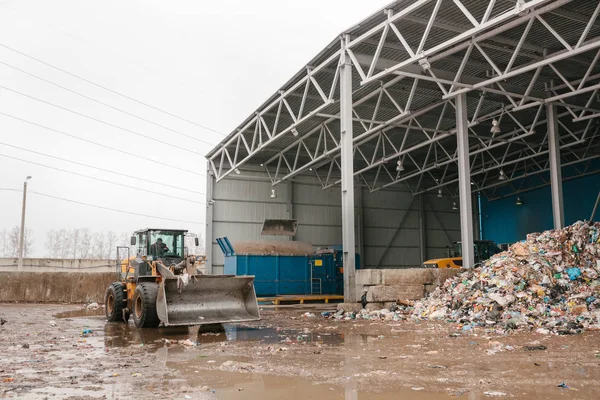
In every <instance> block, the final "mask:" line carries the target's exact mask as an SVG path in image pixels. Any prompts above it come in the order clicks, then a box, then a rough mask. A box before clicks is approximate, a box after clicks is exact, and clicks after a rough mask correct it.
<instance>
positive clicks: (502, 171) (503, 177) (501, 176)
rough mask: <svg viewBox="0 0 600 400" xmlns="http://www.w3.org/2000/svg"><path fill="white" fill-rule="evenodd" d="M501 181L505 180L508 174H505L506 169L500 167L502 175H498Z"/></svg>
mask: <svg viewBox="0 0 600 400" xmlns="http://www.w3.org/2000/svg"><path fill="white" fill-rule="evenodd" d="M498 180H499V181H505V180H506V175H504V170H503V169H500V176H499V177H498Z"/></svg>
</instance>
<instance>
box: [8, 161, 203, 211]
mask: <svg viewBox="0 0 600 400" xmlns="http://www.w3.org/2000/svg"><path fill="white" fill-rule="evenodd" d="M0 157H5V158H10V159H12V160H17V161H22V162H26V163H29V164H33V165H38V166H40V167H44V168H49V169H53V170H55V171H60V172H65V173H67V174H71V175H77V176H81V177H83V178H88V179H94V180H96V181H100V182H104V183H110V184H111V185H116V186H121V187H125V188H129V189H134V190H139V191H141V192H146V193H151V194H155V195H157V196H163V197H170V198H172V199H177V200H182V201H187V202H190V203H195V204H201V203H202V204H203V203H204V202H200V201H194V200H188V199H184V198H183V197H177V196H171V195H169V194H165V193H160V192H158V191H153V190H148V189H142V188H139V187H136V186H129V185H125V184H123V183H118V182H114V181H109V180H107V179H102V178H97V177H95V176H90V175H85V174H80V173H79V172H73V171H69V170H66V169H62V168H56V167H51V166H50V165H46V164H41V163H37V162H35V161H29V160H24V159H22V158H17V157H13V156H9V155H6V154H0Z"/></svg>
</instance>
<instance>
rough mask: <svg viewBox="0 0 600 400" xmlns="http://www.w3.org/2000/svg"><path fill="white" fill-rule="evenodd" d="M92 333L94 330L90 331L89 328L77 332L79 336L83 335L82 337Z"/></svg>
mask: <svg viewBox="0 0 600 400" xmlns="http://www.w3.org/2000/svg"><path fill="white" fill-rule="evenodd" d="M93 334H94V331H92V330H91V329H89V328H85V329H84V330H82V331H81V333H80V334H79V336H83V337H88V336H91V335H93Z"/></svg>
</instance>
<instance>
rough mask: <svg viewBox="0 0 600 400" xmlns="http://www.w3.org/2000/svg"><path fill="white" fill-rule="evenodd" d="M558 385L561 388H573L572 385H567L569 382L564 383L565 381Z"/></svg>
mask: <svg viewBox="0 0 600 400" xmlns="http://www.w3.org/2000/svg"><path fill="white" fill-rule="evenodd" d="M558 387H559V388H561V389H571V387H570V386H567V384H566V383H564V382H562V383H560V384H559V385H558Z"/></svg>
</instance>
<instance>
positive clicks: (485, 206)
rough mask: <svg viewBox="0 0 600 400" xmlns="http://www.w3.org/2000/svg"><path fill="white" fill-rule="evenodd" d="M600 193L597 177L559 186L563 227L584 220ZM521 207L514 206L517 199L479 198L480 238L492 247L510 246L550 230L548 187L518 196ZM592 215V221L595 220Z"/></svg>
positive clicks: (550, 212)
mask: <svg viewBox="0 0 600 400" xmlns="http://www.w3.org/2000/svg"><path fill="white" fill-rule="evenodd" d="M599 190H600V174H594V175H589V176H585V177H582V178H578V179H573V180H570V181H566V182H564V183H563V202H564V204H563V206H564V211H565V224H567V225H570V224H572V223H574V222H576V221H579V220H583V219H588V218H589V217H590V214H591V213H592V208H593V207H594V203H595V201H596V198H597V196H598V191H599ZM519 197H520V198H521V200H522V201H523V205H520V206H518V205H516V204H515V203H516V198H517V196H511V197H506V198H503V199H499V200H493V201H487V200H486V199H485V197H482V204H481V211H482V223H483V238H484V239H486V240H493V241H495V242H496V243H514V242H517V241H519V240H523V239H525V237H526V236H527V234H528V233H532V232H542V231H545V230H548V229H552V228H553V221H552V200H551V198H550V186H546V187H543V188H540V189H536V190H532V191H529V192H525V193H521V194H520V195H519ZM599 219H600V215H598V214H597V215H596V218H595V220H599Z"/></svg>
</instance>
